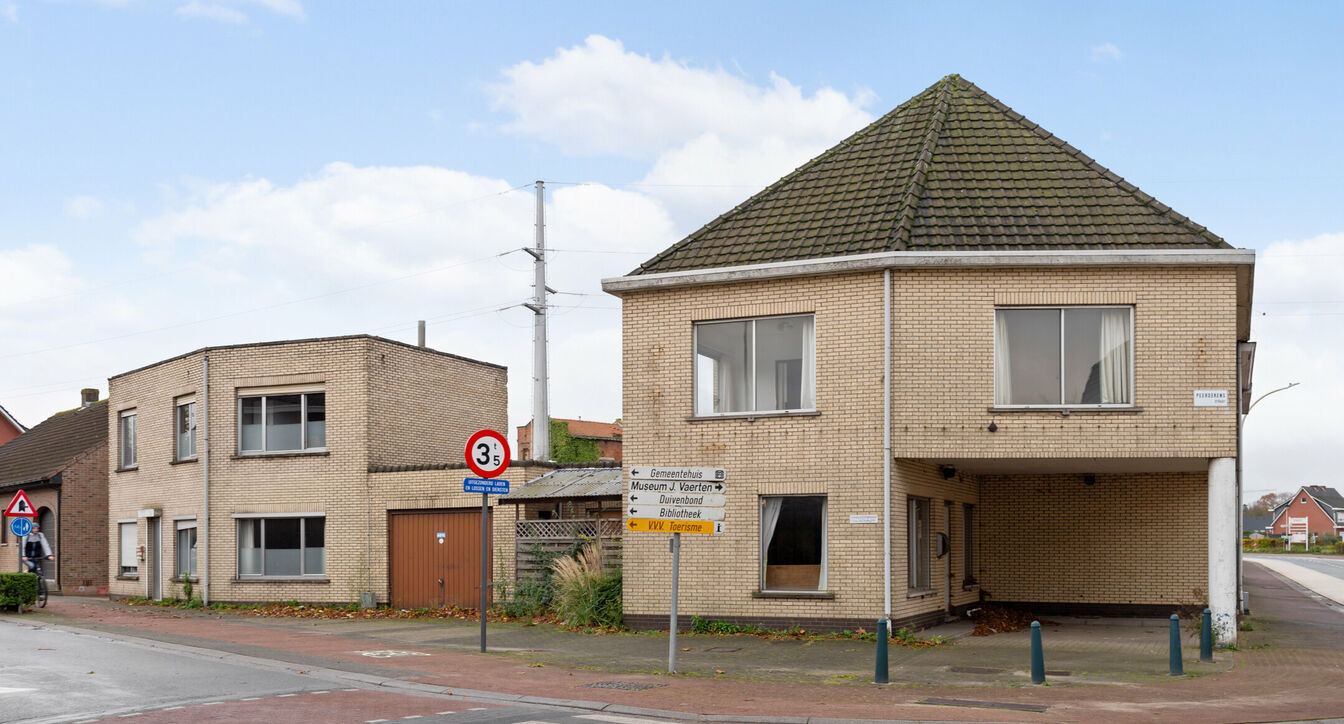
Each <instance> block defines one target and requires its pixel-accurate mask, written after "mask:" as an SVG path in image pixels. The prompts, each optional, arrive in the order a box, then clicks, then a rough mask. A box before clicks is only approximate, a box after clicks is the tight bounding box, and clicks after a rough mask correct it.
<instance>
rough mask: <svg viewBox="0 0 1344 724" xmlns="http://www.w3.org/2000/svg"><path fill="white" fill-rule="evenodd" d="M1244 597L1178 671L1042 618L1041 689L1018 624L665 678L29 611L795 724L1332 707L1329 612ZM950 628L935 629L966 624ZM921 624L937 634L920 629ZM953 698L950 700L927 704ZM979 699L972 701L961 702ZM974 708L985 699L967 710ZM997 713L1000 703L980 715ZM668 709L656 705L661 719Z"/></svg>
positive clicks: (1339, 620)
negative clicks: (881, 679) (1201, 657)
mask: <svg viewBox="0 0 1344 724" xmlns="http://www.w3.org/2000/svg"><path fill="white" fill-rule="evenodd" d="M1247 583H1248V587H1251V588H1252V590H1253V597H1254V599H1253V600H1257V601H1259V606H1258V610H1257V616H1256V618H1254V619H1252V620H1251V625H1252V626H1253V627H1254V629H1255V630H1254V631H1251V632H1247V633H1246V634H1244V636H1243V638H1244V641H1243V646H1244V648H1243V650H1241V651H1233V652H1220V654H1219V655H1218V657H1217V661H1216V662H1215V663H1214V664H1212V665H1208V664H1199V663H1198V662H1197V656H1198V651H1197V638H1195V636H1196V635H1197V630H1196V629H1195V628H1194V627H1192V626H1188V625H1187V627H1186V628H1185V631H1184V633H1185V634H1186V636H1185V639H1184V640H1185V642H1186V648H1185V653H1184V656H1185V662H1186V672H1187V676H1186V677H1179V678H1174V677H1170V676H1168V675H1167V650H1166V640H1167V622H1166V621H1165V620H1141V619H1138V620H1136V619H1128V620H1114V619H1111V620H1107V619H1056V621H1057V623H1058V625H1049V626H1046V627H1045V633H1044V640H1045V657H1046V668H1047V669H1048V670H1049V671H1050V672H1052V673H1051V674H1050V675H1049V681H1050V684H1051V686H1048V687H1033V686H1031V685H1030V684H1029V678H1028V676H1027V673H1026V671H1027V668H1028V645H1027V635H1026V633H1025V632H1019V633H1013V634H999V635H995V636H990V637H985V638H972V637H960V638H957V639H956V640H954V641H953V642H952V643H950V644H948V645H945V646H940V647H936V648H930V649H907V648H900V647H896V646H893V647H892V648H891V654H892V667H891V674H892V681H893V682H894V685H893V686H885V687H883V686H874V685H872V684H870V683H868V682H869V681H870V680H871V678H872V665H873V663H872V662H873V653H874V644H873V643H871V642H862V641H847V640H846V641H837V640H820V641H766V640H761V639H756V638H751V637H744V636H726V637H718V636H704V635H697V636H688V635H683V636H682V637H680V639H679V644H680V647H681V648H684V649H689V650H687V651H679V652H678V654H679V671H680V673H678V674H677V675H667V674H663V673H660V672H662V671H663V669H665V667H666V657H667V639H666V636H665V635H660V634H624V635H609V636H600V635H591V634H580V633H572V632H565V631H560V630H558V629H555V628H553V627H549V626H537V627H530V626H522V625H503V624H491V626H490V648H491V651H492V653H490V654H485V655H482V654H479V653H477V652H476V647H477V645H478V640H477V631H476V625H475V624H474V623H471V622H460V621H446V622H445V621H425V620H409V621H408V620H358V619H357V620H349V621H343V620H334V621H333V620H313V619H277V618H257V617H250V616H242V615H237V614H220V613H215V612H195V611H182V610H178V609H164V608H150V607H135V608H132V607H127V606H123V605H120V604H112V603H108V602H106V601H98V600H89V599H75V598H66V599H60V598H57V599H53V601H52V603H51V604H50V606H49V607H48V608H47V609H46V610H45V611H43V612H40V613H36V614H25V615H24V617H23V618H24V619H25V620H26V621H29V622H39V621H41V622H50V623H53V624H62V625H68V626H76V627H79V628H83V629H86V630H94V631H104V632H108V633H113V634H119V635H131V636H136V637H138V638H141V639H151V640H156V641H162V642H166V643H169V644H174V645H187V646H194V647H201V648H206V649H212V650H215V651H221V652H229V653H232V654H238V655H246V656H253V657H258V658H264V659H269V660H272V661H282V662H288V663H290V664H295V665H299V666H303V667H309V666H311V667H321V668H325V669H332V670H337V671H345V672H350V673H351V674H352V675H358V676H365V677H374V679H375V680H379V681H384V682H388V684H395V685H397V686H408V687H427V688H428V689H427V690H438V691H454V690H456V691H461V690H464V689H468V690H475V691H489V692H495V693H496V694H498V695H500V696H512V697H542V698H546V699H548V700H556V701H573V700H580V701H583V702H586V703H587V705H588V706H590V707H591V706H592V702H602V706H608V705H610V706H613V707H617V708H615V709H610V710H611V711H630V712H641V713H662V714H664V715H668V716H672V717H673V718H678V719H702V718H705V717H723V718H726V719H727V720H732V721H747V720H751V717H764V719H760V720H764V721H790V720H797V721H803V720H806V719H807V718H808V717H813V718H816V717H837V718H839V717H850V718H856V719H878V720H882V719H951V720H996V721H1003V720H1019V721H1020V720H1032V721H1035V720H1041V721H1080V720H1087V721H1111V720H1114V721H1122V720H1123V721H1170V720H1172V719H1177V718H1179V719H1182V720H1188V721H1191V722H1196V721H1264V720H1283V719H1292V718H1316V717H1323V716H1339V715H1340V714H1344V704H1342V703H1339V700H1338V697H1337V694H1336V688H1337V686H1338V682H1340V681H1344V616H1341V615H1340V614H1339V613H1338V612H1336V611H1334V610H1330V609H1327V608H1325V607H1323V606H1321V605H1320V604H1318V603H1317V602H1315V601H1313V600H1311V599H1310V598H1307V597H1305V596H1303V595H1302V594H1301V593H1300V592H1298V591H1296V590H1294V589H1293V587H1292V586H1291V585H1290V584H1287V583H1285V582H1283V581H1281V580H1279V579H1277V578H1275V577H1273V576H1272V575H1271V574H1269V573H1267V572H1264V571H1260V570H1258V569H1256V568H1255V567H1253V566H1252V567H1248V568H1247ZM965 630H966V629H965V627H964V626H963V627H962V628H960V629H950V630H948V631H947V633H948V634H949V635H958V634H961V633H965ZM935 633H936V632H935ZM934 701H950V702H953V704H952V705H937V704H933V703H928V702H934ZM967 702H971V703H975V702H978V703H979V704H980V705H981V706H970V705H968V704H967ZM982 706H988V707H991V708H981V707H982ZM993 707H998V708H993ZM669 712H671V714H669Z"/></svg>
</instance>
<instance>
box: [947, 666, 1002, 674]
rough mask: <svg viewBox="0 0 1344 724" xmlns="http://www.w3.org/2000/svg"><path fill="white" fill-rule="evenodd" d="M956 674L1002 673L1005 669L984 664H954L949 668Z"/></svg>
mask: <svg viewBox="0 0 1344 724" xmlns="http://www.w3.org/2000/svg"><path fill="white" fill-rule="evenodd" d="M948 670H949V671H951V672H952V673H954V674H1002V673H1003V669H990V668H986V667H984V666H953V667H952V668H950V669H948Z"/></svg>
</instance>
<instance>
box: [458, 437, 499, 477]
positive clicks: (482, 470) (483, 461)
mask: <svg viewBox="0 0 1344 724" xmlns="http://www.w3.org/2000/svg"><path fill="white" fill-rule="evenodd" d="M467 467H469V468H471V471H472V472H473V473H476V474H477V475H479V476H481V477H483V478H493V477H495V476H496V475H499V474H500V473H503V472H504V469H505V468H507V467H509V441H508V440H505V439H504V436H503V435H501V434H499V433H497V432H495V431H494V430H478V431H476V432H475V433H473V434H472V436H471V437H470V438H469V439H468V440H467Z"/></svg>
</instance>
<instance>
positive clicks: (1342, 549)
mask: <svg viewBox="0 0 1344 724" xmlns="http://www.w3.org/2000/svg"><path fill="white" fill-rule="evenodd" d="M1335 552H1336V553H1339V554H1344V540H1342V541H1340V542H1338V543H1336V544H1335Z"/></svg>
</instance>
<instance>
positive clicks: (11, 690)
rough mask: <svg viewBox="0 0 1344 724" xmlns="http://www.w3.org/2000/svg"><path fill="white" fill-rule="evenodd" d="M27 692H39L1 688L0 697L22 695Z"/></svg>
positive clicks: (7, 687)
mask: <svg viewBox="0 0 1344 724" xmlns="http://www.w3.org/2000/svg"><path fill="white" fill-rule="evenodd" d="M25 691H37V689H15V688H13V687H9V686H0V696H4V695H5V694H22V693H24V692H25Z"/></svg>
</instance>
